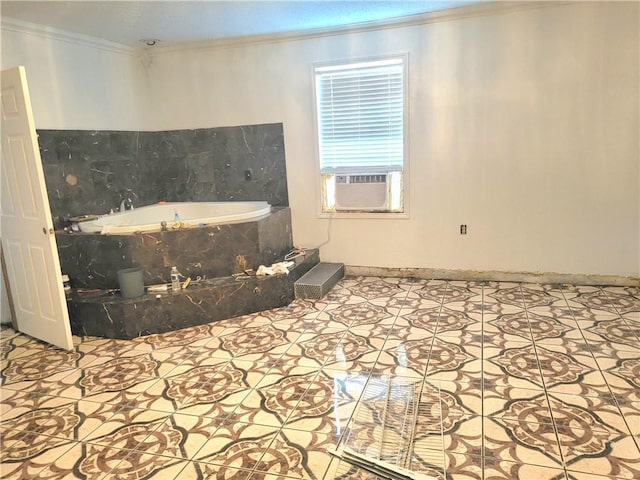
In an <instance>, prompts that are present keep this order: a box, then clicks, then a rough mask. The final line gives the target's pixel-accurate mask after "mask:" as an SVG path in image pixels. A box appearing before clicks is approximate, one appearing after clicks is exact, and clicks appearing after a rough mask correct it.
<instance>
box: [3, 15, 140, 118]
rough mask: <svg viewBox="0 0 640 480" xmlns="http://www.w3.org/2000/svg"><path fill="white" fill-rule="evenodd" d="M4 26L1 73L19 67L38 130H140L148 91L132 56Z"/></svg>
mask: <svg viewBox="0 0 640 480" xmlns="http://www.w3.org/2000/svg"><path fill="white" fill-rule="evenodd" d="M20 26H21V25H19V24H18V25H16V24H8V26H7V24H6V23H3V28H2V37H1V38H2V42H1V45H2V56H1V57H0V63H1V65H2V69H3V70H4V69H7V68H10V67H15V66H18V65H23V66H24V67H25V70H26V73H27V83H28V84H29V92H30V95H31V104H32V106H33V113H34V118H35V122H36V127H37V128H42V129H46V128H51V129H84V130H93V129H96V130H108V129H118V130H138V129H141V128H142V125H141V118H142V117H143V115H144V107H143V105H144V104H145V103H146V100H147V99H146V95H145V92H146V89H145V88H143V85H142V82H144V79H145V77H144V74H143V71H144V68H143V66H142V64H141V62H140V60H139V59H138V57H137V56H136V55H135V54H134V52H133V51H127V49H124V48H120V47H118V46H115V45H114V46H110V45H106V44H104V43H99V42H97V41H93V42H92V41H91V39H89V38H85V37H80V36H77V35H73V36H67V35H64V34H62V32H60V31H51V30H49V31H40V30H30V29H29V30H27V32H28V33H25V30H24V29H21V28H19V27H20Z"/></svg>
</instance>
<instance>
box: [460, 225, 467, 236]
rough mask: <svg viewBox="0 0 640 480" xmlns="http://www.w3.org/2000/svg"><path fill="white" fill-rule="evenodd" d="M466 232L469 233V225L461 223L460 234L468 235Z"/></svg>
mask: <svg viewBox="0 0 640 480" xmlns="http://www.w3.org/2000/svg"><path fill="white" fill-rule="evenodd" d="M466 234H467V226H466V225H460V235H466Z"/></svg>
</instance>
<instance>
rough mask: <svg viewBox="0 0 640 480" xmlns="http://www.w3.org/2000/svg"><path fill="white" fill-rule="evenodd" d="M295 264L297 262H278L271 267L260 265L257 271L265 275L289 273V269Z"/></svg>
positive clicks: (257, 273) (259, 274) (258, 274)
mask: <svg viewBox="0 0 640 480" xmlns="http://www.w3.org/2000/svg"><path fill="white" fill-rule="evenodd" d="M294 265H295V262H278V263H274V264H273V265H271V266H270V267H265V266H264V265H260V266H259V267H258V270H257V271H256V275H257V276H263V275H282V274H283V275H289V269H290V268H291V267H293V266H294Z"/></svg>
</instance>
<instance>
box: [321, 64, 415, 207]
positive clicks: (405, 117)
mask: <svg viewBox="0 0 640 480" xmlns="http://www.w3.org/2000/svg"><path fill="white" fill-rule="evenodd" d="M394 59H400V60H401V64H402V69H403V73H402V75H403V77H402V84H403V99H402V127H403V128H402V169H401V178H402V186H401V187H400V188H401V190H400V195H401V196H402V207H403V208H402V211H395V212H394V211H388V210H386V211H375V210H351V211H335V210H333V211H325V210H324V208H323V206H324V205H325V198H326V197H325V190H326V188H325V178H326V176H327V175H334V176H336V175H345V174H346V175H349V174H351V175H353V174H366V173H372V172H369V171H368V170H367V169H366V168H365V167H362V169H360V168H359V167H357V166H356V167H346V168H344V169H342V170H340V171H332V172H328V171H323V170H322V167H321V157H320V124H319V114H318V89H317V87H316V71H317V69H318V68H323V67H340V66H349V65H357V64H359V63H363V64H366V63H369V62H377V61H385V60H394ZM311 86H312V90H313V95H312V97H313V115H314V137H315V146H314V149H315V170H316V186H318V187H319V188H318V195H317V211H318V217H319V218H378V219H382V218H393V219H403V218H409V180H408V179H409V54H408V53H407V52H405V53H397V54H389V55H380V56H371V57H359V58H348V59H340V60H331V61H323V62H315V63H313V64H312V65H311ZM392 171H398V169H392V168H390V169H389V170H388V172H392ZM377 173H379V172H377ZM334 200H335V199H334Z"/></svg>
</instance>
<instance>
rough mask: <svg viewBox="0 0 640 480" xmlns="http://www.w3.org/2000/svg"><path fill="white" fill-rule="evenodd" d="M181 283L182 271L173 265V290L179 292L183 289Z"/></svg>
mask: <svg viewBox="0 0 640 480" xmlns="http://www.w3.org/2000/svg"><path fill="white" fill-rule="evenodd" d="M181 287H182V286H181V285H180V272H178V268H177V267H171V291H172V292H179V291H180V289H181Z"/></svg>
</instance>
